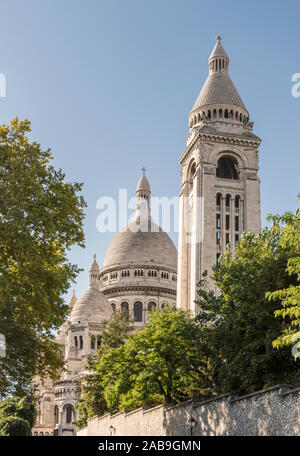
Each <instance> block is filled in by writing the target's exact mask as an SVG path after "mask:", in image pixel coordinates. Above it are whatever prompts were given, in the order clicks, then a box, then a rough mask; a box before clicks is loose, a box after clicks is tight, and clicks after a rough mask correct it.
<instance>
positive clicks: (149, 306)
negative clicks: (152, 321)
mask: <svg viewBox="0 0 300 456" xmlns="http://www.w3.org/2000/svg"><path fill="white" fill-rule="evenodd" d="M152 309H156V303H155V302H153V301H151V302H149V303H148V312H151V310H152Z"/></svg>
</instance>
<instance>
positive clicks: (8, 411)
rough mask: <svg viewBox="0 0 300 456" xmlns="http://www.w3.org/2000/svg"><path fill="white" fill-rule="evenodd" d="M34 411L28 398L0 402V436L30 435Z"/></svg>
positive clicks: (34, 416) (8, 399) (15, 398)
mask: <svg viewBox="0 0 300 456" xmlns="http://www.w3.org/2000/svg"><path fill="white" fill-rule="evenodd" d="M35 420H36V409H35V407H34V405H33V403H32V402H29V401H28V398H25V397H23V398H20V397H9V398H7V399H5V400H3V401H2V402H0V435H31V428H32V427H33V425H34V423H35Z"/></svg>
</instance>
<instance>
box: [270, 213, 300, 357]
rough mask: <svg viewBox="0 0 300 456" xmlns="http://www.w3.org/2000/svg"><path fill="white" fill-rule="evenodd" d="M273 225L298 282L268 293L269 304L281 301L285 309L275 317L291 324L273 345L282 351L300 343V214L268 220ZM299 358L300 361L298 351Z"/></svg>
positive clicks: (290, 270)
mask: <svg viewBox="0 0 300 456" xmlns="http://www.w3.org/2000/svg"><path fill="white" fill-rule="evenodd" d="M269 220H272V222H273V230H274V231H276V232H277V234H278V238H279V239H278V247H279V248H281V249H282V250H283V251H285V252H286V253H287V257H288V260H287V265H286V271H287V273H288V274H289V276H290V277H291V278H292V277H293V278H294V277H296V278H297V282H296V283H295V282H294V281H293V283H290V284H289V285H288V286H287V287H286V288H282V289H280V290H276V291H273V292H269V293H267V298H268V299H269V300H270V301H281V305H282V308H281V309H278V310H276V311H275V316H276V317H282V318H284V319H286V320H288V322H289V323H288V324H287V325H286V326H285V327H284V328H283V330H282V334H281V335H280V336H279V337H278V338H277V339H276V340H275V341H274V342H273V346H274V347H276V348H280V347H283V346H286V345H288V346H289V345H292V344H295V342H297V341H298V340H299V339H300V212H299V209H297V210H296V212H295V214H293V213H291V212H286V213H285V214H283V216H279V215H277V216H269ZM295 356H296V357H300V350H299V348H298V350H297V353H296V355H295Z"/></svg>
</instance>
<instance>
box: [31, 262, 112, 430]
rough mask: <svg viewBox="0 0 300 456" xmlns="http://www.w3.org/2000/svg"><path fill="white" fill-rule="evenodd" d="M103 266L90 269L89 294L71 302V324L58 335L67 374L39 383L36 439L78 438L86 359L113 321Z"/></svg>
mask: <svg viewBox="0 0 300 456" xmlns="http://www.w3.org/2000/svg"><path fill="white" fill-rule="evenodd" d="M98 276H99V266H98V263H97V262H96V256H94V261H93V263H92V264H91V267H90V269H89V287H88V290H87V291H86V292H85V293H84V294H83V295H82V296H81V297H80V298H79V299H77V298H76V296H75V294H73V297H72V298H71V301H70V303H69V305H70V314H69V317H68V320H67V321H66V322H65V323H64V324H63V325H62V327H61V328H60V329H59V331H58V333H57V335H56V342H57V343H58V344H59V345H60V347H61V350H62V353H63V356H64V360H65V371H63V372H62V373H61V378H60V380H59V381H57V382H56V383H53V382H52V381H51V380H50V379H49V378H47V379H46V380H45V382H41V380H40V379H38V378H37V379H35V380H34V381H33V383H34V384H35V386H36V388H37V391H36V393H37V397H38V403H37V410H38V419H37V422H36V424H35V426H34V428H33V430H32V433H33V435H53V434H54V435H66V436H67V435H75V434H76V427H75V425H74V424H73V422H74V421H75V420H76V419H77V418H78V417H77V411H76V405H77V401H78V398H79V396H80V393H81V383H82V381H83V378H84V376H85V373H86V371H85V366H86V358H87V356H88V355H89V354H91V353H96V350H97V346H98V344H99V343H100V335H101V326H100V323H101V322H102V321H104V320H109V319H110V317H111V314H112V309H111V305H110V303H109V301H108V300H107V299H106V298H105V296H104V295H103V294H102V293H101V291H100V290H99V287H98Z"/></svg>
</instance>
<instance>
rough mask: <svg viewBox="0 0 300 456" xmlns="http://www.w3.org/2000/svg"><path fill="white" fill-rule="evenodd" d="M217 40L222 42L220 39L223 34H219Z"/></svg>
mask: <svg viewBox="0 0 300 456" xmlns="http://www.w3.org/2000/svg"><path fill="white" fill-rule="evenodd" d="M216 40H217V41H219V43H220V41H221V40H222V38H221V35H218V36H217V38H216Z"/></svg>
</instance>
